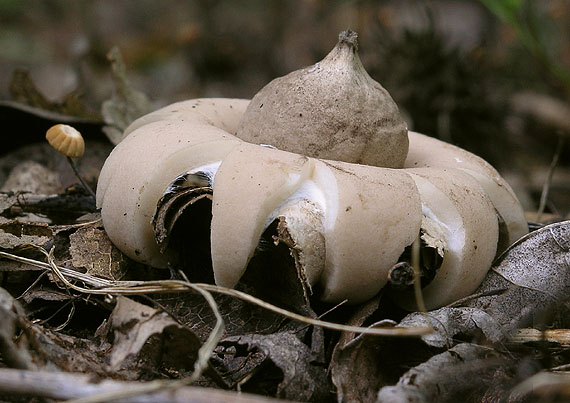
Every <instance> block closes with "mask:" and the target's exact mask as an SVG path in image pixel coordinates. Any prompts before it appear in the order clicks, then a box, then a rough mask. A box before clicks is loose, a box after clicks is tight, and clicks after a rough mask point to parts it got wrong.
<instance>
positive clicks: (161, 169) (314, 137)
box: [97, 32, 527, 309]
mask: <svg viewBox="0 0 570 403" xmlns="http://www.w3.org/2000/svg"><path fill="white" fill-rule="evenodd" d="M356 49H357V44H356V34H355V33H352V32H344V33H341V35H340V39H339V43H338V44H337V46H336V47H335V48H334V49H333V50H332V51H331V53H330V54H329V55H328V56H327V57H325V59H324V60H323V61H321V62H319V63H317V64H316V65H314V66H311V67H308V68H306V69H302V70H299V71H298V72H294V73H291V74H289V75H287V76H285V77H282V78H280V79H276V80H274V81H272V82H271V83H270V84H268V86H267V87H265V88H264V89H262V90H261V91H260V92H259V93H258V95H256V96H255V97H254V98H253V100H252V101H251V102H250V101H248V100H240V99H224V98H211V99H193V100H188V101H183V102H178V103H175V104H172V105H169V106H166V107H164V108H162V109H159V110H157V111H155V112H152V113H150V114H148V115H145V116H143V117H141V118H139V119H137V120H136V121H134V122H133V123H132V124H131V125H130V127H129V128H127V130H126V133H125V134H126V137H125V138H124V140H123V141H121V143H119V144H118V145H117V146H116V147H115V149H114V150H113V152H112V153H111V155H110V156H109V158H108V159H107V161H106V163H105V165H104V167H103V169H102V171H101V175H100V178H99V184H98V188H97V206H98V207H100V208H101V209H102V218H103V223H104V226H105V229H106V231H107V233H108V235H109V237H110V239H111V240H112V241H113V242H114V243H115V245H117V247H119V248H120V249H121V250H122V251H123V252H124V253H125V254H127V255H128V256H130V257H131V258H133V259H135V260H137V261H140V262H143V263H146V264H149V265H152V266H155V267H166V266H167V264H168V262H169V261H171V260H172V259H175V257H173V255H172V254H171V251H170V250H169V248H168V247H166V248H165V247H164V244H163V242H162V240H163V238H164V237H163V236H159V237H158V238H159V239H158V242H157V237H156V235H157V231H156V228H155V227H154V224H155V223H156V220H157V217H158V216H160V217H163V216H164V214H163V213H164V211H163V210H164V208H163V207H164V206H165V205H168V206H170V205H174V203H171V204H168V203H166V204H165V201H168V200H172V198H176V197H180V196H181V195H183V196H184V197H190V198H193V199H191V200H190V202H187V203H182V204H180V206H183V207H180V208H181V209H182V208H184V209H192V208H194V207H195V204H193V203H194V201H195V200H198V199H199V198H206V199H210V200H211V213H212V218H211V224H210V240H209V241H210V251H211V259H212V268H213V272H214V278H215V281H216V283H217V284H218V285H221V286H225V287H234V286H235V285H236V284H237V282H238V281H239V280H240V278H241V276H242V275H243V274H244V272H245V270H246V268H247V266H248V263H249V262H250V260H251V258H252V256H253V254H254V252H255V250H256V248H257V246H258V243H259V240H260V238H261V236H262V234H263V233H264V231H265V230H266V229H267V228H268V227H269V226H270V225H271V224H272V223H274V222H275V221H277V222H278V231H279V233H280V234H281V235H283V234H285V235H286V236H287V239H288V240H289V242H288V246H289V247H290V250H291V254H292V255H293V256H294V258H295V263H296V265H297V268H298V270H299V272H300V273H301V277H302V278H303V279H304V281H306V285H307V288H308V289H309V290H311V289H312V288H318V290H319V296H320V298H321V299H323V300H325V301H330V302H336V301H342V300H344V299H348V300H349V301H350V302H351V303H358V302H361V301H364V300H366V299H368V298H371V297H372V296H374V295H375V294H376V293H378V291H380V290H381V289H382V288H383V287H384V286H385V285H386V283H387V281H388V273H389V271H390V269H391V268H392V267H393V266H394V265H395V264H396V263H398V262H399V261H401V260H402V259H403V258H404V256H405V255H406V253H407V250H408V247H409V246H410V245H411V244H412V243H413V242H414V240H415V239H416V238H417V237H418V234H420V235H421V239H422V244H423V245H424V248H425V249H426V250H429V251H431V253H432V254H435V255H437V256H438V260H439V262H440V263H439V264H438V267H435V268H434V269H433V273H431V274H432V278H431V279H430V281H429V282H428V283H427V284H425V286H424V297H425V302H426V305H427V307H428V308H434V307H437V306H441V305H444V304H447V303H449V302H452V301H454V300H456V299H458V298H461V297H463V296H465V295H468V294H469V293H471V292H472V291H473V290H475V288H476V287H477V286H478V285H479V283H480V282H481V281H482V280H483V278H484V276H485V274H486V272H487V270H488V269H489V267H490V266H491V263H492V261H493V259H494V257H495V256H496V254H497V253H498V252H500V249H501V248H504V247H506V246H507V245H509V244H511V243H512V242H514V241H515V240H516V239H518V238H519V237H520V236H522V235H524V234H525V233H526V232H527V226H526V221H525V219H524V214H523V211H522V208H521V206H520V204H519V203H518V201H517V199H516V197H515V195H514V193H513V191H512V190H511V188H510V187H509V186H508V184H507V183H506V182H505V181H504V180H503V179H502V178H501V176H500V175H499V174H498V173H497V171H496V170H495V169H494V168H493V167H491V166H490V165H489V164H488V163H486V162H485V161H484V160H482V159H481V158H479V157H477V156H475V155H473V154H471V153H469V152H467V151H465V150H462V149H460V148H458V147H455V146H452V145H449V144H446V143H443V142H441V141H439V140H436V139H433V138H430V137H427V136H424V135H422V134H419V133H414V132H407V130H406V128H405V124H404V122H403V120H402V119H401V118H400V116H399V114H398V110H397V107H396V105H395V103H394V102H393V101H392V99H391V98H390V97H389V95H388V93H387V92H386V91H385V90H384V89H383V88H382V87H381V86H380V85H379V84H378V83H376V82H375V81H374V80H372V79H371V78H370V77H369V76H368V74H367V73H366V71H365V70H364V68H363V67H362V64H361V63H360V60H359V59H358V54H357V52H356ZM339 77H340V78H339ZM345 78H346V79H345ZM309 92H310V93H311V94H318V98H319V100H321V101H322V102H317V100H313V99H306V97H307V94H308V93H309ZM337 95H338V97H337ZM304 97H305V98H304ZM347 100H348V101H347ZM261 105H263V106H262V107H261ZM300 114H302V116H299V115H300ZM347 115H348V117H347ZM351 116H356V118H355V119H357V120H355V119H352V117H351ZM294 118H295V119H294ZM323 121H328V122H332V123H331V124H330V125H322V124H320V123H319V122H321V123H322V122H323ZM268 145H269V146H268ZM188 231H192V228H188ZM161 249H166V251H165V253H162V251H161ZM267 269H268V270H270V268H269V267H268V268H267ZM392 296H393V298H394V299H395V300H396V301H397V302H398V303H400V304H401V305H402V306H404V307H406V308H410V309H413V308H414V300H413V296H412V294H411V293H409V292H405V291H404V292H396V291H395V290H394V292H392Z"/></svg>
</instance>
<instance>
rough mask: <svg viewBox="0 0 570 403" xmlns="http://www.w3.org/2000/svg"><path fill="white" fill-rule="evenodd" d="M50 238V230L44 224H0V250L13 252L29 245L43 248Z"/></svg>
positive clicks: (13, 222) (15, 222) (11, 222)
mask: <svg viewBox="0 0 570 403" xmlns="http://www.w3.org/2000/svg"><path fill="white" fill-rule="evenodd" d="M52 238H53V233H52V230H51V229H50V228H49V227H48V226H47V225H46V224H39V223H25V222H20V221H14V220H11V221H7V222H0V249H4V250H10V251H15V250H21V249H27V248H29V247H30V246H31V245H34V246H44V245H46V244H47V243H48V242H49V241H50V240H52Z"/></svg>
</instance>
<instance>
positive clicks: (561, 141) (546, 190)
mask: <svg viewBox="0 0 570 403" xmlns="http://www.w3.org/2000/svg"><path fill="white" fill-rule="evenodd" d="M563 146H564V138H563V137H562V136H561V135H560V136H558V144H557V145H556V151H555V152H554V156H553V157H552V161H551V162H550V167H549V168H548V176H547V177H546V181H545V182H544V185H543V186H542V193H541V194H540V203H539V205H538V211H537V212H536V221H537V222H540V219H541V218H542V214H543V213H544V209H545V208H546V200H547V199H548V193H549V192H550V184H551V183H552V176H553V175H554V170H555V169H556V166H557V165H558V160H559V159H560V153H561V152H562V147H563Z"/></svg>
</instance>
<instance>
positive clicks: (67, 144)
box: [46, 123, 85, 158]
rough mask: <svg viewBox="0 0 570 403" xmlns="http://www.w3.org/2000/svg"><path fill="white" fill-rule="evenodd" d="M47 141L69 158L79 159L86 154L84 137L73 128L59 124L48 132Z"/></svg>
mask: <svg viewBox="0 0 570 403" xmlns="http://www.w3.org/2000/svg"><path fill="white" fill-rule="evenodd" d="M46 140H47V141H48V143H49V144H50V145H51V146H52V147H53V148H55V149H56V150H57V151H58V152H60V153H62V154H63V155H65V156H67V157H72V158H78V157H81V156H82V155H83V153H84V152H85V142H84V141H83V136H81V133H79V131H77V129H75V128H74V127H72V126H69V125H64V124H61V123H60V124H57V125H55V126H52V127H50V128H49V129H48V131H47V132H46Z"/></svg>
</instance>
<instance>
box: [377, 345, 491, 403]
mask: <svg viewBox="0 0 570 403" xmlns="http://www.w3.org/2000/svg"><path fill="white" fill-rule="evenodd" d="M492 358H496V359H499V358H500V354H499V353H497V352H496V351H495V350H493V349H491V348H488V347H483V346H479V345H476V344H469V343H462V344H458V345H457V346H455V347H453V348H451V349H449V350H448V351H446V352H443V353H441V354H438V355H435V356H433V357H432V358H430V359H429V360H428V361H426V362H425V363H423V364H420V365H418V366H417V367H414V368H412V369H411V370H409V371H408V372H407V373H406V374H405V375H404V376H402V377H401V378H400V380H399V381H398V383H397V384H396V385H395V386H386V387H384V388H382V389H380V391H379V392H378V396H377V400H376V401H377V402H378V403H395V402H458V401H465V400H466V398H467V396H472V397H473V395H475V396H477V393H479V394H480V395H481V396H483V394H484V390H485V387H486V386H487V385H486V383H485V382H486V381H487V380H489V379H490V378H491V375H492V374H493V373H494V372H495V371H496V369H497V366H498V365H499V364H500V361H499V360H492Z"/></svg>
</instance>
